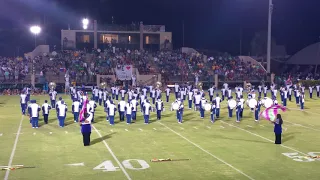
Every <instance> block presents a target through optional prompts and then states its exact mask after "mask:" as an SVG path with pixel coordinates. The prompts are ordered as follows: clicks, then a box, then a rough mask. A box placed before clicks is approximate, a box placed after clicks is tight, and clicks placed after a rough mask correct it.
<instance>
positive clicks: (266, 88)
mask: <svg viewBox="0 0 320 180" xmlns="http://www.w3.org/2000/svg"><path fill="white" fill-rule="evenodd" d="M267 90H268V86H267V85H265V86H264V87H263V95H264V97H267Z"/></svg>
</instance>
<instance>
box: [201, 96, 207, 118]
mask: <svg viewBox="0 0 320 180" xmlns="http://www.w3.org/2000/svg"><path fill="white" fill-rule="evenodd" d="M206 103H207V100H206V98H204V97H202V98H201V101H200V118H201V119H203V118H204V111H205V110H204V106H205V104H206Z"/></svg>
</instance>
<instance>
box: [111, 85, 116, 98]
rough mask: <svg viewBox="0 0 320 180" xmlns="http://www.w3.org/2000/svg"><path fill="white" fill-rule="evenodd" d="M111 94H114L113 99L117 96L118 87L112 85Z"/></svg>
mask: <svg viewBox="0 0 320 180" xmlns="http://www.w3.org/2000/svg"><path fill="white" fill-rule="evenodd" d="M111 94H112V99H114V98H115V97H116V87H114V86H112V87H111Z"/></svg>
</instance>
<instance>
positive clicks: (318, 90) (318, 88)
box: [316, 84, 320, 97]
mask: <svg viewBox="0 0 320 180" xmlns="http://www.w3.org/2000/svg"><path fill="white" fill-rule="evenodd" d="M316 90H317V97H320V85H319V84H318V85H317V86H316Z"/></svg>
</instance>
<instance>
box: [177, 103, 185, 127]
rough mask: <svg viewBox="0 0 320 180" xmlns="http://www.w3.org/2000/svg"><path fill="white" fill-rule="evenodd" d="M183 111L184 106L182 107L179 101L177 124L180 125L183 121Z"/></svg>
mask: <svg viewBox="0 0 320 180" xmlns="http://www.w3.org/2000/svg"><path fill="white" fill-rule="evenodd" d="M183 111H184V105H183V101H182V100H181V101H180V104H179V109H178V114H179V116H178V123H179V124H181V123H182V119H183Z"/></svg>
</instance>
